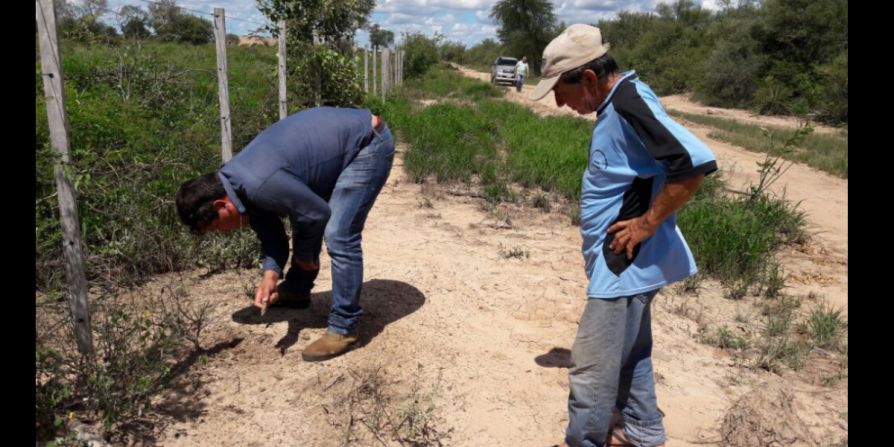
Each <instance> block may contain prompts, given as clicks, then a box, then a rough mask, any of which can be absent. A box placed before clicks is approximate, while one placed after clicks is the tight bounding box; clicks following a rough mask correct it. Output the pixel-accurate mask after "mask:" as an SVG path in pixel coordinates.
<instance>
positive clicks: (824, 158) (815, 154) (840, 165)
mask: <svg viewBox="0 0 894 447" xmlns="http://www.w3.org/2000/svg"><path fill="white" fill-rule="evenodd" d="M669 113H670V114H671V115H673V116H676V117H680V118H683V119H686V120H688V121H692V122H694V123H698V124H703V125H707V126H711V127H713V128H715V129H716V130H714V131H712V132H711V133H709V134H708V136H710V137H711V138H716V139H718V140H721V141H725V142H727V143H731V144H735V145H736V146H741V147H743V148H745V149H748V150H750V151H754V152H767V150H768V149H769V148H771V147H774V146H780V145H782V144H784V142H785V140H786V138H788V137H789V136H790V135H791V133H792V132H791V131H790V130H787V129H782V128H778V127H761V126H756V125H753V124H745V123H742V122H739V121H735V120H731V119H726V118H717V117H713V116H704V115H694V114H690V113H683V112H676V111H671V112H669ZM847 146H848V139H847V136H840V135H828V134H818V133H816V132H811V133H810V134H809V135H807V136H806V137H805V138H804V141H803V142H802V143H801V144H800V145H799V146H798V147H796V148H793V150H791V151H790V152H787V153H783V154H782V155H783V158H786V159H788V160H794V161H799V162H803V163H805V164H807V165H808V166H811V167H814V168H816V169H819V170H821V171H824V172H827V173H829V174H832V175H835V176H838V177H841V178H847V176H848V165H847Z"/></svg>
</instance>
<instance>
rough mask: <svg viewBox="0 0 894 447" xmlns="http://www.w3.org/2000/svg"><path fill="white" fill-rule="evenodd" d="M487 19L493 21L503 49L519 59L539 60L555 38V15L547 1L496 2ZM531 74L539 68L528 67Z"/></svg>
mask: <svg viewBox="0 0 894 447" xmlns="http://www.w3.org/2000/svg"><path fill="white" fill-rule="evenodd" d="M490 17H491V18H492V19H493V20H494V21H495V22H497V24H498V25H499V28H498V29H497V36H498V37H499V38H500V42H502V44H503V47H504V50H505V51H506V52H507V53H508V54H507V55H511V56H514V57H517V58H519V59H521V58H522V56H528V58H529V59H531V60H535V61H537V60H540V57H541V55H542V54H543V49H544V48H546V45H547V44H549V42H550V41H551V40H552V39H553V38H554V37H555V36H556V35H557V33H556V28H557V26H556V15H555V14H554V13H553V5H552V3H550V1H549V0H499V1H497V2H496V3H494V6H493V7H492V8H491V12H490ZM531 68H532V70H533V71H534V74H535V75H538V76H539V75H540V65H539V64H532V67H531Z"/></svg>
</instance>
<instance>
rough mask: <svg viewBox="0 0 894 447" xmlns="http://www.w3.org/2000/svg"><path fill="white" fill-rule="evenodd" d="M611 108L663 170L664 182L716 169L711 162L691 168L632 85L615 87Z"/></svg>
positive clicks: (684, 153) (688, 159) (674, 139)
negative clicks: (665, 176) (665, 177)
mask: <svg viewBox="0 0 894 447" xmlns="http://www.w3.org/2000/svg"><path fill="white" fill-rule="evenodd" d="M612 105H613V106H614V109H615V111H616V112H617V113H618V115H619V116H621V117H622V118H623V119H624V120H626V121H627V122H628V123H629V124H630V126H631V127H633V130H634V131H635V132H636V134H637V135H638V136H639V137H640V139H641V140H642V142H643V145H645V147H646V150H648V151H649V153H650V154H652V157H653V158H655V159H656V160H658V161H661V162H662V163H664V165H665V166H666V167H667V180H668V181H675V180H682V179H686V178H690V177H695V176H697V175H703V174H706V173H708V172H712V171H714V170H716V169H717V165H716V163H715V162H711V163H705V164H703V165H702V166H692V158H691V157H690V155H689V151H687V150H686V148H685V147H684V146H683V144H682V143H680V140H678V139H677V137H675V136H674V135H673V134H672V133H671V131H670V130H669V129H668V128H667V127H665V126H664V124H662V123H661V122H660V121H659V120H658V118H657V117H656V116H655V114H654V113H652V109H650V108H649V106H648V105H647V104H646V101H645V100H644V99H643V98H642V97H641V96H640V95H639V93H638V92H637V91H636V86H634V85H633V84H632V83H625V84H624V85H621V86H619V87H618V91H616V92H615V95H614V97H613V98H612ZM709 165H711V166H709ZM712 166H713V167H712Z"/></svg>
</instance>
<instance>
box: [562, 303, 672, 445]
mask: <svg viewBox="0 0 894 447" xmlns="http://www.w3.org/2000/svg"><path fill="white" fill-rule="evenodd" d="M656 293H658V290H653V291H651V292H646V293H643V294H640V295H636V296H628V297H621V298H613V299H599V298H590V299H589V300H588V301H587V306H586V308H585V309H584V314H583V316H582V317H581V320H580V325H579V327H578V331H577V338H576V339H575V340H574V345H573V346H572V348H571V363H572V365H571V368H570V369H569V371H568V379H569V380H568V382H569V385H570V388H571V392H570V394H569V396H568V429H567V431H566V433H565V442H566V443H568V445H570V446H572V447H578V446H585V447H592V446H600V447H601V446H603V445H605V441H606V439H607V438H608V435H609V433H611V429H612V427H611V423H612V413H613V411H614V409H616V408H617V410H619V411H620V413H621V415H622V416H623V419H624V433H625V435H627V438H628V439H629V440H630V442H632V443H633V444H634V445H637V446H654V445H658V444H661V443H663V442H664V441H665V440H666V438H667V435H666V433H665V431H664V424H663V423H662V421H661V414H660V413H659V412H658V403H657V400H656V398H655V381H654V377H653V374H652V358H651V355H652V321H651V311H650V308H651V304H652V299H653V298H654V297H655V294H656Z"/></svg>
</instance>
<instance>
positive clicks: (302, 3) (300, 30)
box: [257, 0, 376, 43]
mask: <svg viewBox="0 0 894 447" xmlns="http://www.w3.org/2000/svg"><path fill="white" fill-rule="evenodd" d="M257 2H258V9H259V10H260V11H261V13H263V14H264V15H265V16H267V18H269V19H270V21H271V22H272V23H279V21H280V20H286V27H287V29H288V33H289V35H288V38H289V39H295V40H296V41H298V42H303V43H313V42H314V39H315V38H316V39H317V40H318V41H319V42H320V43H324V42H325V43H336V42H339V41H341V40H346V39H350V38H352V37H353V36H354V33H355V32H356V31H357V30H358V29H360V28H362V27H363V26H364V25H366V23H367V21H368V19H369V15H370V14H371V13H372V10H373V8H375V6H376V3H375V0H340V1H322V0H257ZM270 31H271V32H273V33H276V32H277V29H276V28H275V27H274V28H272V29H270Z"/></svg>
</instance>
